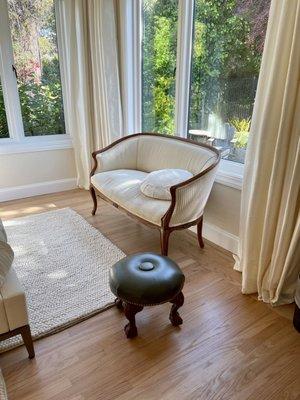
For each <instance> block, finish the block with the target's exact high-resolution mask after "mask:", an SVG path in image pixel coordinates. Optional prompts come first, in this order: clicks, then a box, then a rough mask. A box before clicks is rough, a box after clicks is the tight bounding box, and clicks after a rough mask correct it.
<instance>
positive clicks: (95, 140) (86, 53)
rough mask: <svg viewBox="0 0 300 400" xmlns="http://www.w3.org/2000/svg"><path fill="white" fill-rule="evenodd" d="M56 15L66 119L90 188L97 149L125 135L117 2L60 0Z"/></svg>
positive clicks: (82, 182) (81, 179)
mask: <svg viewBox="0 0 300 400" xmlns="http://www.w3.org/2000/svg"><path fill="white" fill-rule="evenodd" d="M56 15H57V31H58V43H59V48H60V55H61V59H60V65H61V74H62V82H63V92H64V108H65V121H66V126H67V130H68V132H70V134H71V136H72V139H73V144H74V152H75V161H76V168H77V175H78V186H79V187H83V188H85V189H88V188H89V173H90V170H91V153H92V151H93V150H95V149H100V148H102V147H105V146H107V145H108V144H110V143H111V142H112V141H114V140H115V139H117V138H119V137H120V136H122V134H123V133H122V109H121V98H120V84H119V71H118V51H117V49H118V46H117V33H116V32H117V29H116V9H115V2H114V1H113V0H58V1H57V2H56Z"/></svg>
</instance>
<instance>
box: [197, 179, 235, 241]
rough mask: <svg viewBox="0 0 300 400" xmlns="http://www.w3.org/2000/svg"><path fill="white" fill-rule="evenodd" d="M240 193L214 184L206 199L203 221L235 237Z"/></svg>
mask: <svg viewBox="0 0 300 400" xmlns="http://www.w3.org/2000/svg"><path fill="white" fill-rule="evenodd" d="M240 203H241V191H240V190H238V189H233V188H231V187H229V186H224V185H221V184H219V183H215V184H214V187H213V189H212V192H211V194H210V197H209V199H208V202H207V205H206V208H205V213H204V221H205V222H207V223H209V224H211V225H216V226H218V227H219V228H220V229H223V230H225V231H226V232H229V233H230V234H232V235H235V236H237V235H238V232H239V215H240Z"/></svg>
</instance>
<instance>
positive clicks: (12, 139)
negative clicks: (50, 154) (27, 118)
mask: <svg viewBox="0 0 300 400" xmlns="http://www.w3.org/2000/svg"><path fill="white" fill-rule="evenodd" d="M58 50H59V49H58ZM13 64H14V58H13V47H12V40H11V34H10V27H9V16H8V4H7V0H0V76H1V85H2V89H3V96H4V103H5V111H6V118H7V124H8V130H9V138H2V139H0V154H15V153H27V152H35V151H45V150H57V149H66V148H72V147H73V145H72V139H71V136H70V134H69V132H66V133H64V134H49V135H40V136H27V137H26V136H25V134H24V126H23V120H22V113H21V105H20V98H19V92H18V86H17V79H16V76H15V73H14V71H13V69H12V66H13ZM62 85H63V83H62ZM66 129H67V124H66Z"/></svg>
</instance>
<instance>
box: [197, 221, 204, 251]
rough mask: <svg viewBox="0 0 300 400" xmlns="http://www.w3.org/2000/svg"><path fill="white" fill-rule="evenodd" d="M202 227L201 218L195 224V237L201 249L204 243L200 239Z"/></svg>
mask: <svg viewBox="0 0 300 400" xmlns="http://www.w3.org/2000/svg"><path fill="white" fill-rule="evenodd" d="M202 226H203V217H201V219H200V221H199V222H198V224H197V236H198V243H199V246H200V247H201V249H203V247H204V242H203V238H202Z"/></svg>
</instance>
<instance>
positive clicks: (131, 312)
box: [123, 302, 144, 339]
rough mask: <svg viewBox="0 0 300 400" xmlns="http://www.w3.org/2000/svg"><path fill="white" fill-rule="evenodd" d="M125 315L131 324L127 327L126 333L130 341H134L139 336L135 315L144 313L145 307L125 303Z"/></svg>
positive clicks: (125, 328)
mask: <svg viewBox="0 0 300 400" xmlns="http://www.w3.org/2000/svg"><path fill="white" fill-rule="evenodd" d="M123 305H124V313H125V316H126V318H127V319H128V321H129V323H128V324H127V325H125V327H124V331H125V334H126V336H127V338H128V339H132V338H134V337H136V336H137V334H138V333H137V327H136V324H135V314H136V313H138V312H140V311H142V309H143V308H144V307H143V306H137V305H134V304H129V303H125V302H124V304H123Z"/></svg>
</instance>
